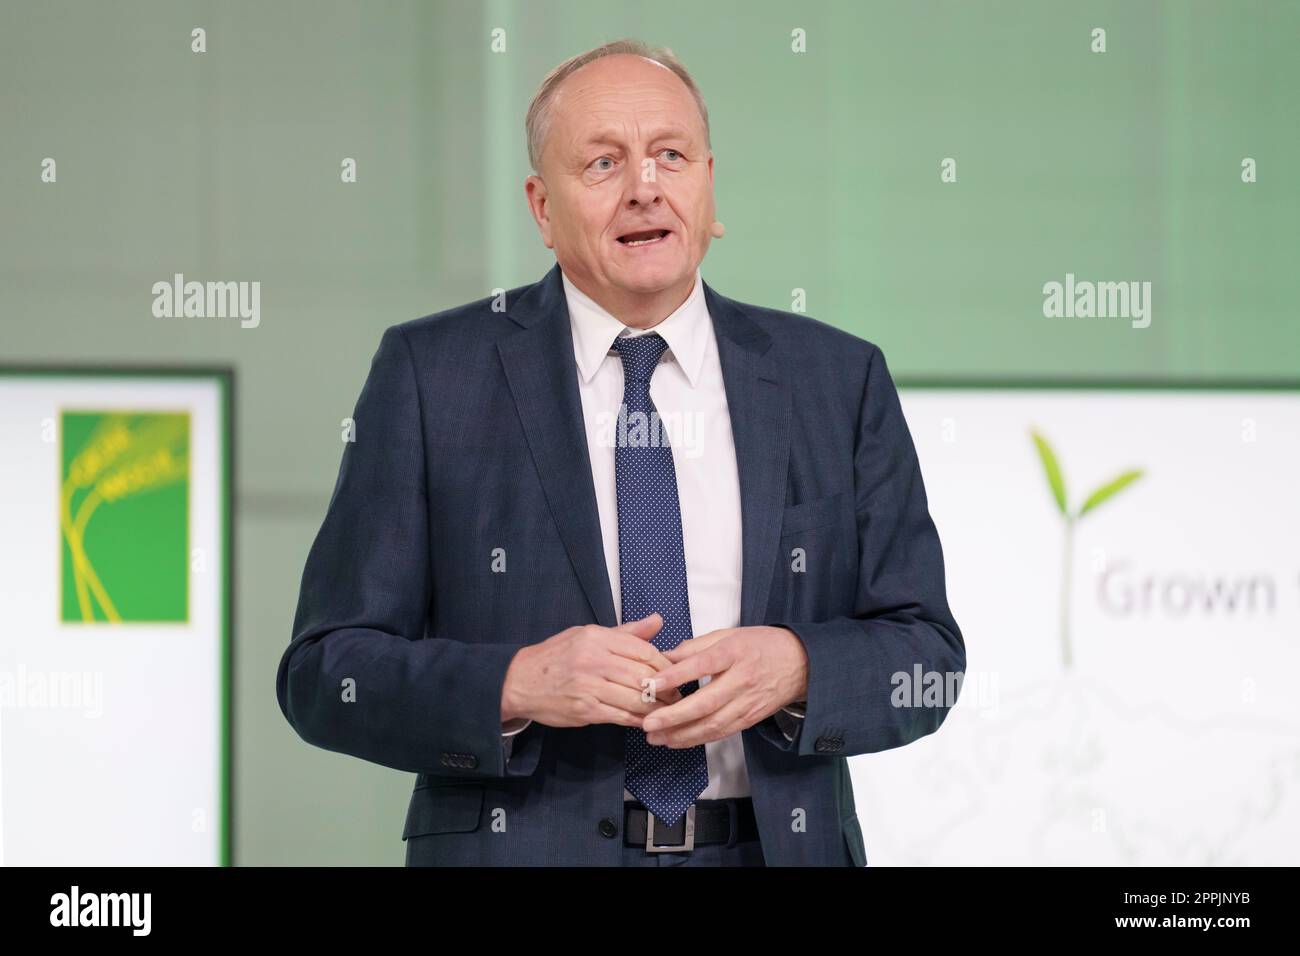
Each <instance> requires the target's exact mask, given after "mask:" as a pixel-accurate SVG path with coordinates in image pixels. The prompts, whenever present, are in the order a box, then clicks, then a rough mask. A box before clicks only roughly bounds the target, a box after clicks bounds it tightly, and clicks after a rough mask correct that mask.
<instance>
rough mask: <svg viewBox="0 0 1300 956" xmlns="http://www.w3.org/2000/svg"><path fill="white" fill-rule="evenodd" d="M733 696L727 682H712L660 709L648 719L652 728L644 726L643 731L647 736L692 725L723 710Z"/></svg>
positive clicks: (720, 680)
mask: <svg viewBox="0 0 1300 956" xmlns="http://www.w3.org/2000/svg"><path fill="white" fill-rule="evenodd" d="M733 696H734V694H733V691H732V689H731V688H730V687H729V686H728V682H727V681H725V680H722V679H719V680H716V681H710V682H709V683H708V685H707V686H705V687H701V688H700V689H699V690H697V691H696V692H695V693H693V694H687V695H685V696H684V697H682V699H681V700H679V701H678V702H677V703H675V704H669V705H667V706H664V707H660V708H659V709H658V710H657V711H655V712H654V714H653V715H652V716H651V717H649V718H647V719H648V720H649V721H650V726H649V727H646V726H645V725H644V724H643V725H642V729H643V730H645V732H646V733H647V734H649V733H654V732H656V731H672V730H673V729H674V728H677V727H681V726H682V725H683V724H689V723H692V722H693V721H696V720H699V719H700V718H702V717H707V716H709V715H710V714H712V713H714V712H715V711H718V710H721V709H722V708H723V707H724V706H726V705H727V703H728V702H729V701H730V700H731V699H732V697H733Z"/></svg>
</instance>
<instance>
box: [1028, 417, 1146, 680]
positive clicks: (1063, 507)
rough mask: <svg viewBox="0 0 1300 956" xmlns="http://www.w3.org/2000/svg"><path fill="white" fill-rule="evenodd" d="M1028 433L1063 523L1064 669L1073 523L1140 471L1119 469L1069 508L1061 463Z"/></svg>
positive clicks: (1068, 662) (1068, 657)
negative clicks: (1079, 503) (1081, 502)
mask: <svg viewBox="0 0 1300 956" xmlns="http://www.w3.org/2000/svg"><path fill="white" fill-rule="evenodd" d="M1029 434H1030V436H1031V437H1032V438H1033V439H1034V446H1035V447H1036V448H1037V449H1038V459H1039V461H1041V462H1042V463H1043V472H1044V474H1045V475H1046V477H1047V485H1048V487H1049V488H1051V490H1052V498H1053V499H1055V501H1056V508H1057V510H1058V511H1059V512H1060V513H1061V518H1062V520H1063V521H1064V524H1065V534H1064V539H1065V540H1064V550H1065V554H1064V559H1063V561H1062V564H1063V565H1064V567H1063V569H1062V572H1061V660H1062V662H1063V663H1064V664H1065V669H1066V670H1069V669H1070V665H1071V663H1072V661H1073V658H1072V656H1071V653H1070V581H1071V578H1072V576H1073V573H1074V526H1075V525H1076V524H1077V523H1078V522H1079V521H1080V520H1081V519H1082V518H1083V517H1084V515H1086V514H1088V513H1089V512H1091V511H1093V510H1095V509H1096V508H1097V507H1099V506H1100V505H1102V504H1105V503H1106V502H1107V501H1109V500H1110V499H1111V498H1114V497H1115V496H1116V495H1117V494H1119V493H1120V492H1121V491H1123V490H1124V489H1125V488H1127V487H1128V486H1129V485H1131V484H1133V482H1135V481H1137V480H1138V479H1139V478H1141V477H1142V470H1141V469H1138V468H1135V469H1130V470H1129V471H1125V472H1121V473H1120V474H1118V475H1116V476H1115V477H1114V478H1112V479H1111V480H1110V481H1108V482H1106V483H1105V484H1103V485H1101V486H1100V487H1099V488H1097V489H1096V490H1095V491H1094V492H1093V493H1092V494H1090V495H1088V497H1087V498H1085V499H1084V500H1083V504H1082V505H1080V506H1079V509H1078V510H1077V511H1071V510H1070V506H1069V503H1068V497H1067V495H1066V491H1065V475H1064V473H1063V472H1062V471H1061V463H1060V461H1059V460H1058V459H1057V457H1056V452H1054V451H1053V450H1052V446H1051V445H1050V444H1049V443H1048V441H1047V439H1046V438H1044V437H1043V436H1042V434H1041V433H1040V432H1039V431H1038V430H1037V429H1030V432H1029Z"/></svg>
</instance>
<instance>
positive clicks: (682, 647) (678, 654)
mask: <svg viewBox="0 0 1300 956" xmlns="http://www.w3.org/2000/svg"><path fill="white" fill-rule="evenodd" d="M733 630H734V628H730V627H724V628H722V629H720V630H717V631H710V632H709V633H707V634H700V635H698V636H696V637H692V638H690V639H689V640H685V641H682V642H681V643H680V644H678V645H677V646H676V647H674V648H673V649H672V650H671V651H664V656H665V657H667V658H668V659H669V660H670V661H673V662H674V663H676V662H677V661H680V660H685V659H686V658H687V657H690V656H691V655H692V654H698V653H699V652H700V651H704V650H708V649H709V648H710V647H712V646H713V645H714V644H716V643H718V641H721V640H723V639H725V638H727V637H730V636H731V633H732V631H733Z"/></svg>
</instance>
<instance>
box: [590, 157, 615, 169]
mask: <svg viewBox="0 0 1300 956" xmlns="http://www.w3.org/2000/svg"><path fill="white" fill-rule="evenodd" d="M606 159H609V157H608V156H602V157H600V159H598V160H596V163H599V162H601V161H602V160H606ZM609 161H610V162H611V163H612V162H613V160H612V159H609ZM596 163H592V165H593V166H594V165H596ZM602 171H603V170H602Z"/></svg>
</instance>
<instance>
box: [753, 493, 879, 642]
mask: <svg viewBox="0 0 1300 956" xmlns="http://www.w3.org/2000/svg"><path fill="white" fill-rule="evenodd" d="M780 549H781V550H780V553H779V554H778V557H777V566H776V574H777V581H776V582H775V586H774V587H773V590H772V602H773V603H772V606H773V609H774V611H775V613H776V615H777V621H778V622H784V623H792V622H801V621H802V622H807V621H823V620H827V619H829V618H832V617H835V616H837V615H841V614H848V613H850V612H851V611H852V608H853V603H854V597H855V593H856V581H857V567H858V535H857V521H856V514H855V509H854V499H853V492H852V491H842V492H840V493H839V494H835V495H827V496H826V497H823V498H813V499H812V500H810V501H803V502H800V503H799V504H796V505H791V506H790V507H788V508H786V509H785V511H784V513H783V514H782V520H781V543H780Z"/></svg>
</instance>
